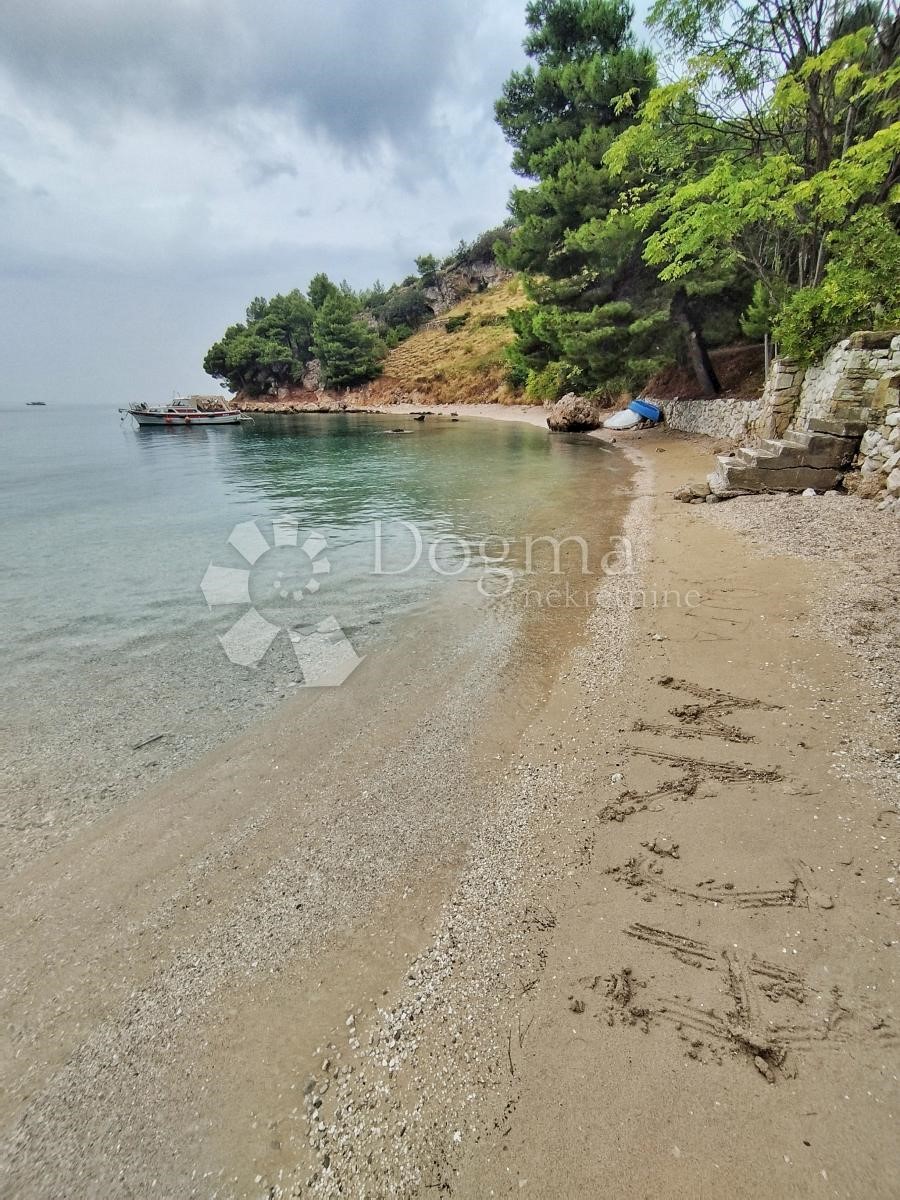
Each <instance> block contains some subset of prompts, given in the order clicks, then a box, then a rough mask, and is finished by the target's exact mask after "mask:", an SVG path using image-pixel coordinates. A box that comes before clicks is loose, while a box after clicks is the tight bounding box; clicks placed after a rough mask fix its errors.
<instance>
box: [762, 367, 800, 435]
mask: <svg viewBox="0 0 900 1200" xmlns="http://www.w3.org/2000/svg"><path fill="white" fill-rule="evenodd" d="M802 382H803V368H802V367H801V366H800V365H799V364H797V363H793V362H791V361H790V360H789V359H785V358H776V359H775V361H774V362H773V363H772V366H771V368H770V370H769V377H768V379H767V380H766V386H765V387H764V388H763V394H762V396H761V398H760V412H759V415H758V416H757V417H756V418H755V420H754V421H753V425H752V432H753V433H755V434H756V435H757V437H761V438H780V437H781V435H782V434H783V433H784V432H785V431H786V430H787V428H788V426H789V425H790V423H791V418H792V417H793V415H794V411H795V409H796V407H797V403H798V401H799V400H800V386H801V384H802Z"/></svg>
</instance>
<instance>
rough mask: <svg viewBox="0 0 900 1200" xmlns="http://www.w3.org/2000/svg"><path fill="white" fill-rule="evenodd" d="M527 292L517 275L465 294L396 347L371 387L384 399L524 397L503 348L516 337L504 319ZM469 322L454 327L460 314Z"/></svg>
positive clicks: (459, 401)
mask: <svg viewBox="0 0 900 1200" xmlns="http://www.w3.org/2000/svg"><path fill="white" fill-rule="evenodd" d="M526 303H527V298H526V296H525V293H524V291H523V289H522V285H521V283H520V282H519V280H518V279H510V280H507V281H506V282H505V283H501V284H499V285H498V286H497V287H493V288H490V289H489V290H488V291H485V292H479V293H474V294H473V295H471V296H468V297H466V299H465V300H463V301H461V302H460V303H459V304H457V305H456V306H455V307H454V308H451V309H449V310H448V311H447V312H446V313H443V314H442V315H441V316H440V317H436V318H435V319H434V320H433V321H430V322H429V323H428V325H427V326H425V327H424V328H423V329H420V330H419V331H418V332H417V333H414V334H413V336H412V337H411V338H408V339H407V341H405V342H402V343H401V344H400V345H399V346H397V348H396V349H395V350H392V351H391V353H390V355H389V356H388V359H387V362H386V363H385V368H384V376H383V377H382V378H381V379H380V380H378V381H377V382H376V383H375V384H373V385H372V387H371V389H369V390H370V392H372V393H373V394H376V395H377V399H378V400H379V401H380V402H385V401H388V402H389V401H390V400H391V399H394V400H410V399H412V400H415V401H416V402H420V403H429V404H472V403H500V404H513V403H521V402H522V401H521V397H518V396H516V395H515V394H514V393H513V392H511V391H510V389H509V387H508V386H507V384H506V383H505V381H504V367H505V360H504V350H505V349H506V347H507V346H508V345H509V343H510V342H511V341H512V340H513V331H512V329H511V328H510V326H509V324H508V322H507V321H506V320H505V317H506V314H507V313H508V312H509V311H510V310H511V309H514V308H521V307H522V306H523V305H525V304H526ZM466 314H467V316H466V320H465V323H464V324H463V325H462V326H461V327H460V328H459V329H457V330H455V331H454V332H452V333H448V332H447V325H448V323H449V324H450V327H451V329H452V328H453V323H454V318H456V319H457V320H458V319H459V318H460V317H462V316H464V315H466Z"/></svg>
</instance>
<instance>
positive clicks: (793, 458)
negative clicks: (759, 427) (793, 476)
mask: <svg viewBox="0 0 900 1200" xmlns="http://www.w3.org/2000/svg"><path fill="white" fill-rule="evenodd" d="M735 458H737V459H738V461H739V462H742V463H744V465H745V466H748V467H757V468H759V469H760V470H776V469H778V468H780V467H799V466H802V465H803V452H802V450H801V449H800V448H799V447H796V446H791V447H789V446H785V445H784V444H783V443H782V442H772V441H770V442H768V444H765V443H764V444H763V445H762V446H742V447H741V448H740V450H737V451H736V452H735Z"/></svg>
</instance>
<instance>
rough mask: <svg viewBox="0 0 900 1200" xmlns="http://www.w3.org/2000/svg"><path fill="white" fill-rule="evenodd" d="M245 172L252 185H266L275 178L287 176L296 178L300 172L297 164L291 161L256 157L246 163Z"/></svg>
mask: <svg viewBox="0 0 900 1200" xmlns="http://www.w3.org/2000/svg"><path fill="white" fill-rule="evenodd" d="M245 173H246V175H247V179H248V181H249V183H250V186H251V187H264V186H265V185H266V184H267V183H271V182H272V180H273V179H281V178H283V177H285V176H287V177H288V178H289V179H296V178H297V175H298V174H299V172H298V171H297V168H296V166H295V165H294V164H293V163H291V162H266V161H265V160H263V159H255V160H251V161H250V162H248V163H246V165H245Z"/></svg>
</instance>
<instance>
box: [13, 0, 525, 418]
mask: <svg viewBox="0 0 900 1200" xmlns="http://www.w3.org/2000/svg"><path fill="white" fill-rule="evenodd" d="M523 7H524V4H523V0H493V2H492V4H491V5H487V6H486V5H482V4H477V3H473V2H472V0H433V2H429V3H426V2H424V0H382V3H380V4H378V5H372V4H371V3H369V2H367V0H332V2H331V3H329V4H326V3H324V2H322V0H293V2H291V0H258V2H257V3H256V4H254V5H253V6H250V5H248V4H246V3H238V2H237V0H155V3H154V4H153V5H130V4H123V3H121V0H82V2H81V3H79V4H77V5H73V4H72V3H71V0H11V4H10V3H9V0H8V4H7V9H6V11H5V14H4V39H3V42H2V44H0V114H4V115H3V116H0V259H2V263H3V264H4V268H3V276H2V284H0V286H2V289H3V291H2V295H0V305H2V308H3V311H4V315H5V317H6V318H7V319H11V320H12V321H13V324H14V327H15V330H16V333H17V335H18V336H16V337H15V338H14V340H13V350H14V361H13V370H14V372H15V369H16V360H17V359H18V360H19V361H18V368H19V371H20V375H21V387H24V388H25V389H26V390H27V389H29V388H31V389H33V388H34V387H35V386H36V384H35V379H36V369H35V364H36V361H37V362H38V364H39V365H38V373H39V374H40V372H43V373H44V377H45V378H46V380H48V381H56V380H61V379H63V378H66V371H65V363H64V361H62V360H60V361H58V362H57V361H56V360H55V358H54V352H53V341H52V339H49V341H48V338H47V328H48V318H49V321H50V324H51V326H52V324H53V323H54V321H55V322H57V323H58V324H61V325H64V326H65V327H66V328H67V329H69V328H72V326H73V322H74V326H75V329H80V330H81V333H82V342H83V343H84V344H83V345H82V346H81V347H80V358H81V360H86V361H87V362H92V361H93V362H95V363H96V367H95V378H94V379H92V380H91V381H90V383H89V385H88V386H87V387H85V388H84V389H83V394H84V395H90V396H92V397H95V396H97V395H98V386H99V388H100V394H105V393H106V391H107V390H111V389H112V387H113V385H114V382H115V379H114V377H113V376H112V374H111V371H110V369H109V368H108V366H107V365H106V364H108V363H109V361H110V360H109V356H108V355H107V354H106V353H105V347H104V345H103V336H104V327H103V325H102V322H104V321H105V322H106V326H105V329H106V332H107V333H109V334H112V335H113V336H116V339H117V343H118V345H117V354H116V356H115V358H116V372H120V371H121V369H122V363H123V361H124V362H127V361H128V355H129V352H130V350H132V349H133V353H134V359H135V366H136V367H137V365H138V363H139V361H140V360H141V359H142V358H143V359H144V360H145V359H146V355H147V343H146V338H145V337H144V336H143V335H141V337H140V341H139V340H138V337H136V336H135V332H136V331H138V330H140V329H141V328H142V327H146V324H147V321H148V317H153V316H154V315H155V316H156V318H157V319H156V320H155V321H153V322H152V323H153V327H154V332H158V334H159V335H160V336H161V338H162V339H163V341H162V344H160V345H155V346H154V362H155V364H156V365H155V367H154V371H153V378H152V380H151V383H152V386H154V387H155V386H157V379H158V382H159V385H162V383H163V379H164V381H165V389H166V391H168V390H169V389H170V388H171V387H175V386H182V387H189V386H190V387H198V386H201V385H202V384H203V376H202V373H201V372H199V367H198V363H199V361H200V360H201V359H202V356H203V352H204V350H205V348H206V344H207V342H208V340H209V334H210V331H211V333H212V334H213V335H214V334H215V333H216V332H217V330H218V329H219V328H221V327H222V326H224V324H226V323H227V322H228V321H230V320H233V319H234V318H235V317H237V316H239V315H240V311H241V308H242V307H243V304H244V302H245V301H246V300H247V299H248V298H249V297H251V296H252V295H255V294H258V293H260V292H263V293H265V292H271V291H273V290H277V289H279V288H286V287H292V286H296V285H298V284H299V285H301V286H302V285H304V284H305V282H306V281H307V280H308V278H309V277H310V275H311V274H313V273H314V272H315V271H317V270H320V269H324V270H327V271H328V272H329V273H331V274H333V275H335V276H336V277H342V276H346V277H347V278H349V279H350V280H351V282H353V283H354V284H357V285H362V284H364V283H366V282H370V281H371V280H372V279H373V278H374V277H375V276H376V275H380V276H381V277H382V278H384V279H391V278H394V277H396V276H397V275H402V274H405V273H406V272H407V271H408V270H410V269H411V260H412V257H413V256H414V255H415V254H417V253H421V252H422V251H424V250H428V249H433V250H435V251H437V252H442V251H445V250H447V249H449V247H450V246H452V245H453V244H454V243H455V242H456V241H457V240H458V238H459V237H461V236H466V237H471V236H473V235H474V234H475V233H477V232H479V231H480V230H481V229H482V228H484V227H486V226H488V225H490V224H493V223H494V222H496V221H498V220H500V219H502V216H503V215H504V204H505V199H506V195H507V192H508V189H509V186H510V182H511V176H510V175H509V172H508V158H509V155H508V151H507V148H506V147H505V145H504V143H503V141H502V138H501V136H500V134H499V131H498V130H497V129H496V127H495V125H494V123H493V116H492V104H493V100H494V98H495V97H496V96H497V94H498V93H499V88H500V84H501V82H502V80H503V79H504V78H505V76H506V75H507V74H508V72H509V70H511V69H512V67H513V66H515V65H517V64H518V63H519V62H520V61H521V53H520V50H519V46H520V43H521V38H522V35H523V15H522V9H523ZM167 290H168V293H169V294H170V295H171V296H172V297H173V298H176V297H177V299H173V302H172V303H171V305H170V309H169V311H170V312H171V318H170V317H169V315H168V312H167V310H166V308H165V302H164V300H163V299H162V298H163V297H165V295H166V294H167ZM112 295H115V297H116V301H115V304H112V303H111V302H108V301H104V297H105V296H107V297H108V296H112ZM42 297H43V299H44V301H45V307H44V306H42ZM19 301H20V302H19ZM42 308H43V311H42ZM61 308H65V309H66V310H67V311H65V312H64V313H63V312H61V311H60V309H61ZM171 321H177V322H178V327H177V330H176V329H175V328H174V327H171ZM110 322H111V323H112V326H113V328H112V330H110V329H109V323H110ZM167 328H169V329H170V332H171V334H172V337H171V338H169V339H166V337H165V334H166V330H167ZM98 334H99V335H100V336H99V337H98ZM73 335H74V331H73ZM193 336H195V337H196V341H197V344H196V347H194V346H193V343H192V340H191V339H192V337H193ZM92 338H95V339H97V340H96V356H95V358H92V357H91V353H90V349H89V347H90V344H91V339H92ZM167 345H168V346H169V347H171V349H167ZM85 346H87V347H88V349H85ZM176 347H177V351H176V349H175V348H176ZM36 354H38V355H39V356H40V355H43V356H44V357H43V359H41V358H40V357H38V358H37V360H36ZM186 354H187V355H189V356H190V361H185V355H186ZM115 378H118V376H116V377H115ZM69 379H70V383H69V386H70V387H72V388H73V390H75V391H78V390H79V388H80V386H81V385H80V384H78V385H76V384H73V383H72V382H71V376H69ZM23 398H29V397H27V396H24V397H23ZM113 398H115V397H113Z"/></svg>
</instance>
